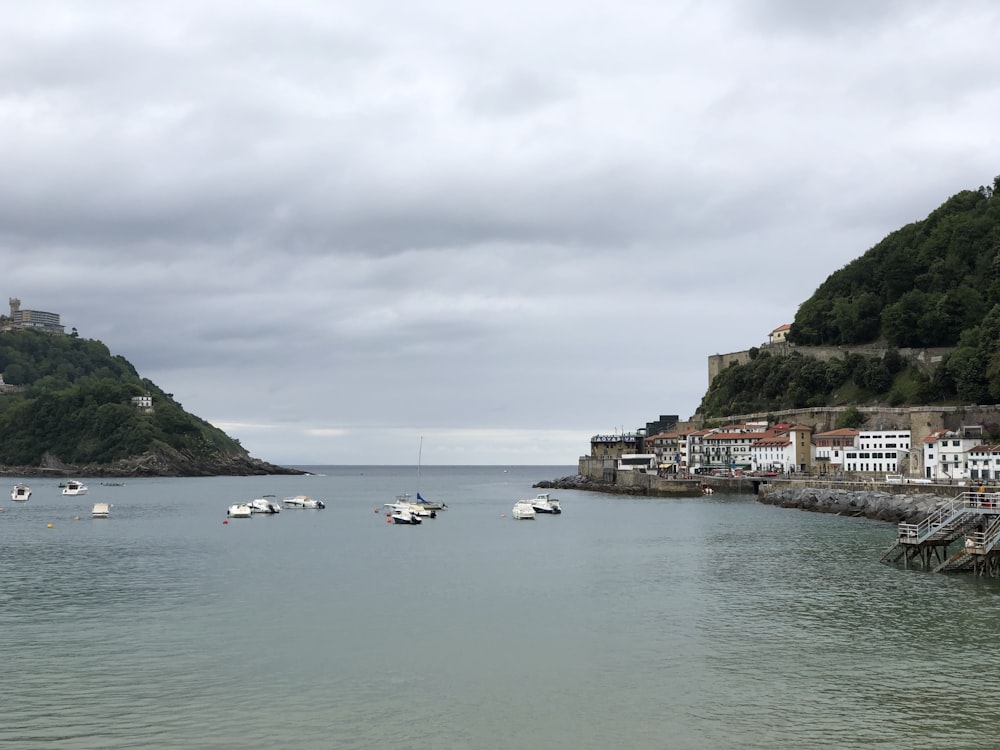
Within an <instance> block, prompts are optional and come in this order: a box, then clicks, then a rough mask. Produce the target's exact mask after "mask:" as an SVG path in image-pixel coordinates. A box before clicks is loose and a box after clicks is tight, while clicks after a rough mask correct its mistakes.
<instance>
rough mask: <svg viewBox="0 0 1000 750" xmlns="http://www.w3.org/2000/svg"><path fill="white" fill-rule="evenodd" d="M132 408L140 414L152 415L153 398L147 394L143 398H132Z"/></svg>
mask: <svg viewBox="0 0 1000 750" xmlns="http://www.w3.org/2000/svg"><path fill="white" fill-rule="evenodd" d="M132 406H134V407H135V409H136V411H139V412H142V413H143V414H152V413H153V397H152V396H151V395H150V394H148V393H147V394H145V395H144V396H133V397H132Z"/></svg>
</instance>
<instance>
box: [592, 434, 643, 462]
mask: <svg viewBox="0 0 1000 750" xmlns="http://www.w3.org/2000/svg"><path fill="white" fill-rule="evenodd" d="M640 439H641V438H640V436H639V435H637V434H636V433H615V434H611V435H594V436H593V437H592V438H590V457H591V458H621V457H622V456H624V455H625V454H626V453H637V452H638V448H639V442H640Z"/></svg>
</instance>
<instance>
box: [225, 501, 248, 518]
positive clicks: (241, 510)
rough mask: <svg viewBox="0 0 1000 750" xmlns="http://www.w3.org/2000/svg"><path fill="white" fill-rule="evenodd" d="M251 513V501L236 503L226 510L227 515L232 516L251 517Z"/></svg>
mask: <svg viewBox="0 0 1000 750" xmlns="http://www.w3.org/2000/svg"><path fill="white" fill-rule="evenodd" d="M251 513H252V512H251V510H250V504H249V503H234V504H233V505H230V506H229V509H228V510H227V511H226V515H227V516H229V517H230V518H250V516H251Z"/></svg>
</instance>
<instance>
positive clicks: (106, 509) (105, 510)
mask: <svg viewBox="0 0 1000 750" xmlns="http://www.w3.org/2000/svg"><path fill="white" fill-rule="evenodd" d="M90 515H91V516H93V517H94V518H107V517H108V516H110V515H111V505H110V504H108V503H94V509H93V510H92V511H91V512H90Z"/></svg>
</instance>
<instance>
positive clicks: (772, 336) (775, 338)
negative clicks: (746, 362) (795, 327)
mask: <svg viewBox="0 0 1000 750" xmlns="http://www.w3.org/2000/svg"><path fill="white" fill-rule="evenodd" d="M790 330H792V324H791V323H785V324H784V325H781V326H778V327H777V328H775V329H774V330H773V331H771V332H770V333H769V334H767V343H769V344H783V343H785V341H787V340H788V332H789V331H790Z"/></svg>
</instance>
